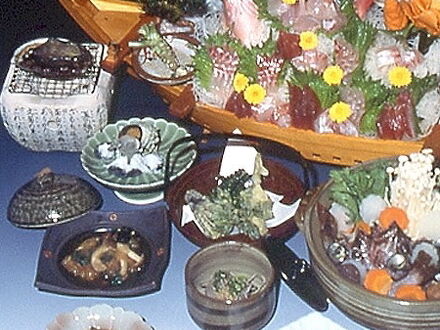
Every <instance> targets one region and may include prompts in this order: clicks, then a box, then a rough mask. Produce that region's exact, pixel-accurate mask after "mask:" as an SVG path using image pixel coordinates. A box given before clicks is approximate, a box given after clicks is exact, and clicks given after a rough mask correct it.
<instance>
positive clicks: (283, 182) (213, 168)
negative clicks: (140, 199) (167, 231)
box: [165, 158, 304, 246]
mask: <svg viewBox="0 0 440 330" xmlns="http://www.w3.org/2000/svg"><path fill="white" fill-rule="evenodd" d="M220 161H221V160H220V159H219V158H215V159H210V160H207V161H203V162H201V163H199V164H197V165H196V166H194V167H192V168H191V169H189V170H188V171H187V172H185V173H184V174H183V175H182V176H181V177H179V178H178V179H177V180H176V181H175V182H174V183H173V184H172V185H171V187H170V189H169V190H168V191H167V192H166V197H165V198H166V200H167V203H168V205H169V213H170V216H171V219H172V221H173V222H174V225H175V226H176V227H177V229H178V230H179V231H180V232H181V233H182V234H183V235H184V236H185V237H186V238H188V239H189V240H190V241H191V242H193V243H194V244H196V245H198V246H207V245H210V244H213V243H216V242H220V241H226V240H234V241H242V242H246V243H249V244H252V245H259V244H260V243H261V240H252V239H250V238H249V237H247V236H245V235H243V234H235V235H230V236H227V237H222V238H219V239H215V240H214V239H210V238H208V237H206V236H205V235H204V234H203V233H202V232H201V231H200V230H199V229H198V227H197V225H195V224H194V222H191V223H188V224H186V225H184V226H182V225H181V216H182V207H183V205H185V200H184V196H185V193H186V192H187V191H188V190H189V189H195V190H198V191H199V192H201V193H203V194H207V193H209V192H210V191H211V190H212V188H213V187H215V185H216V181H215V178H216V176H217V175H218V169H219V166H220ZM263 162H264V165H265V167H267V169H268V170H269V176H268V177H266V178H263V182H262V187H263V188H265V189H267V190H269V191H271V192H274V193H277V194H280V195H282V196H284V198H283V200H282V203H286V204H291V203H293V202H294V201H295V200H296V199H298V198H299V197H301V196H302V194H303V192H304V187H303V184H302V182H301V181H300V180H299V178H297V177H296V176H295V175H293V174H292V173H291V172H290V171H289V170H288V169H287V168H286V167H284V166H283V165H281V164H280V163H277V162H275V161H273V160H269V159H264V158H263ZM296 231H297V227H296V225H295V221H294V220H293V218H291V219H289V220H287V221H285V222H284V223H282V224H280V225H278V226H276V227H272V228H269V235H270V236H271V237H275V238H288V237H290V236H291V235H293V234H294V233H295V232H296Z"/></svg>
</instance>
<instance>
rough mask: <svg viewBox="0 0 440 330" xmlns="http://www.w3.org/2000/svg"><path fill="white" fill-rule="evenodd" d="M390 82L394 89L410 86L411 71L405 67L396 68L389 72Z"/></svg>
mask: <svg viewBox="0 0 440 330" xmlns="http://www.w3.org/2000/svg"><path fill="white" fill-rule="evenodd" d="M388 80H389V81H390V84H391V85H392V86H394V87H404V86H408V85H409V84H410V83H411V81H412V74H411V71H410V70H409V69H408V68H406V67H404V66H395V67H393V68H391V69H390V70H389V71H388Z"/></svg>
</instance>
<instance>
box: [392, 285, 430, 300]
mask: <svg viewBox="0 0 440 330" xmlns="http://www.w3.org/2000/svg"><path fill="white" fill-rule="evenodd" d="M395 297H396V298H398V299H403V300H426V292H425V290H423V288H422V287H421V286H420V285H415V284H402V285H400V286H399V287H398V288H397V290H396V293H395Z"/></svg>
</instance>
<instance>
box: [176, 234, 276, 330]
mask: <svg viewBox="0 0 440 330" xmlns="http://www.w3.org/2000/svg"><path fill="white" fill-rule="evenodd" d="M218 270H225V271H231V272H236V273H249V274H258V275H261V276H263V277H264V279H265V282H264V284H263V286H262V287H261V289H260V290H259V291H258V292H257V293H255V294H253V295H251V296H250V297H248V298H245V299H242V300H238V301H232V302H229V303H227V302H226V301H224V300H220V299H215V298H213V297H210V296H207V295H206V294H204V293H203V292H202V291H201V290H200V286H201V285H202V283H206V282H207V281H209V278H210V277H211V276H212V275H213V274H214V273H215V272H216V271H218ZM275 280H276V276H275V271H274V269H273V267H272V265H271V263H270V261H269V259H268V258H267V257H266V255H265V254H264V253H263V252H262V251H261V250H259V249H257V248H255V247H252V246H251V245H249V244H246V243H242V242H234V241H226V242H221V243H216V244H213V245H210V246H208V247H205V248H203V249H201V250H199V251H198V252H196V253H195V254H194V255H193V256H192V257H191V258H190V259H189V261H188V263H187V264H186V267H185V288H186V304H187V308H188V312H189V314H190V316H191V317H192V319H193V320H194V321H195V322H196V323H197V325H199V326H200V327H201V328H203V329H219V330H220V329H240V330H246V329H261V328H263V327H264V326H265V325H266V324H267V323H268V322H269V321H270V319H271V318H272V316H273V314H274V312H275V308H276V301H277V292H276V281H275Z"/></svg>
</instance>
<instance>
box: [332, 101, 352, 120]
mask: <svg viewBox="0 0 440 330" xmlns="http://www.w3.org/2000/svg"><path fill="white" fill-rule="evenodd" d="M352 113H353V112H352V111H351V107H350V105H349V104H348V103H345V102H336V103H335V104H333V105H332V106H331V107H330V109H329V111H328V115H329V118H330V120H332V121H334V122H335V123H339V124H340V123H343V122H344V121H346V120H347V119H348V117H350V116H351V114H352Z"/></svg>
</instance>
